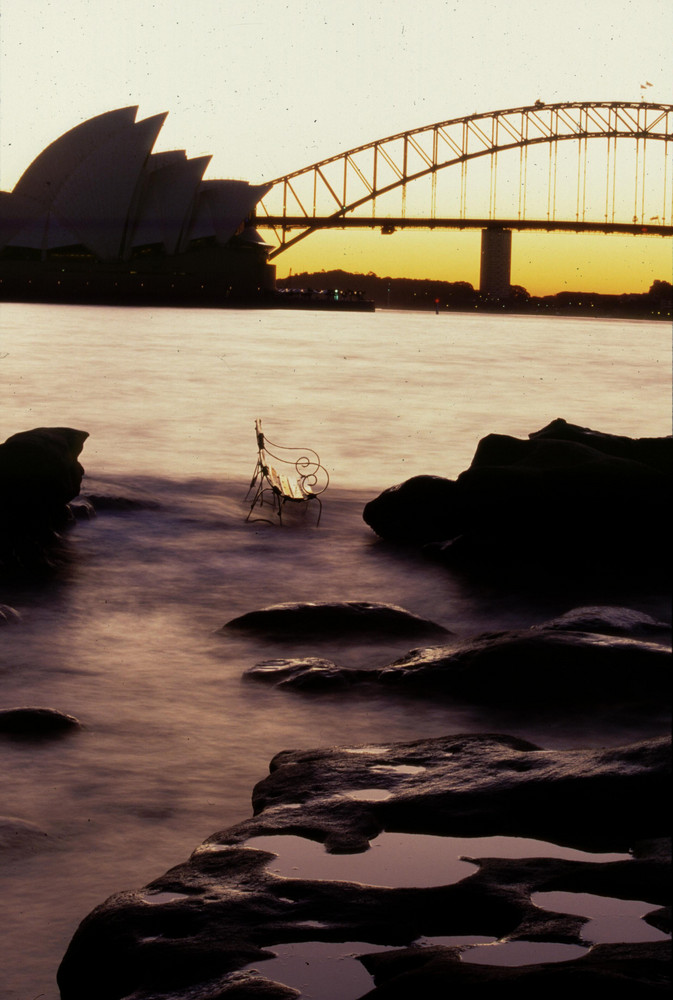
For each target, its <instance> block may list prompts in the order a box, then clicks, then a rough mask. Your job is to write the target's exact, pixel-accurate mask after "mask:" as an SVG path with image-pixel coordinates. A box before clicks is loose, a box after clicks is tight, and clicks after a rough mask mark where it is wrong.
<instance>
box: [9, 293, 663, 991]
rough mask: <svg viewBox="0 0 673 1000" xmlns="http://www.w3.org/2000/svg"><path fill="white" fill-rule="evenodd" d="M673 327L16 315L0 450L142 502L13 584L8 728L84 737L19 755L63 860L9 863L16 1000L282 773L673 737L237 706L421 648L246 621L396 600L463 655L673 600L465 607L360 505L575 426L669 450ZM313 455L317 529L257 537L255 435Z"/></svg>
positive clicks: (484, 718) (303, 525)
mask: <svg viewBox="0 0 673 1000" xmlns="http://www.w3.org/2000/svg"><path fill="white" fill-rule="evenodd" d="M669 339H670V331H669V329H668V327H667V326H666V325H665V324H655V323H646V322H618V321H602V320H584V319H567V318H556V319H554V318H549V319H547V318H545V319H537V318H533V317H513V316H485V315H470V314H448V315H440V316H435V315H434V313H403V312H378V313H375V314H338V313H330V314H321V313H315V312H286V311H278V312H273V311H252V310H251V311H228V310H222V311H217V310H203V311H197V310H194V311H190V310H173V309H166V310H141V309H119V310H115V309H106V308H87V307H52V306H28V305H21V304H3V305H2V306H0V386H1V389H0V391H1V393H2V397H1V398H2V410H1V419H2V423H1V425H0V438H1V439H4V438H5V437H7V436H9V435H10V434H12V433H15V432H16V431H20V430H27V429H29V428H31V427H37V426H58V425H69V426H73V427H78V428H81V429H83V430H87V431H89V433H90V438H89V439H88V440H87V442H86V444H85V447H84V451H83V455H82V462H83V465H84V466H85V468H86V472H87V476H86V478H85V483H84V486H83V492H85V493H87V492H90V493H95V494H101V493H108V494H111V495H118V496H129V495H133V496H134V497H143V498H146V499H147V500H150V501H152V503H151V504H150V505H148V506H147V507H146V508H144V509H129V510H127V511H116V512H113V511H109V510H100V511H99V513H98V516H97V517H96V518H95V519H93V520H90V521H80V522H78V523H77V524H76V525H75V527H74V528H73V530H72V531H70V532H69V534H68V537H67V545H68V548H69V552H70V560H69V564H68V567H67V569H66V570H65V571H64V572H63V573H61V574H60V575H59V576H58V577H57V578H56V579H54V580H53V581H51V582H50V583H48V584H46V583H45V584H43V585H39V586H38V585H35V586H32V587H23V588H21V589H17V588H10V587H9V586H7V585H5V586H2V585H0V603H6V604H9V605H11V606H13V607H14V608H16V609H17V610H18V611H19V612H20V614H21V620H20V622H19V623H18V624H16V625H8V626H6V627H3V628H2V630H1V631H0V677H1V678H2V686H1V688H0V708H10V707H17V706H20V705H42V706H52V707H55V708H59V709H61V710H62V711H66V712H69V713H71V714H74V715H76V716H77V717H78V718H79V719H81V721H82V722H83V723H84V725H85V729H84V730H83V731H81V732H80V733H75V734H71V735H68V736H67V737H64V738H62V739H59V740H57V741H55V742H51V743H34V742H33V743H31V742H25V741H23V742H17V741H11V742H10V741H7V740H4V739H3V740H2V741H1V742H0V782H1V787H2V793H3V795H2V804H1V805H0V814H2V815H6V816H14V817H18V818H19V819H21V820H24V821H29V822H31V823H34V824H36V826H37V827H38V828H39V829H40V830H43V831H44V832H45V833H46V834H47V835H48V836H47V837H45V838H42V840H38V841H37V843H34V842H33V841H31V843H30V845H28V846H27V847H26V848H25V849H23V850H21V851H18V852H17V851H14V852H11V853H7V852H5V858H4V859H2V860H0V889H1V891H0V911H1V912H2V918H1V919H2V923H3V925H4V926H3V931H2V933H3V951H4V955H3V959H2V963H1V964H2V972H1V973H0V995H2V997H3V998H7V1000H33V998H34V997H37V996H38V995H39V996H40V997H41V998H43V1000H55V998H56V997H57V995H58V992H57V988H56V985H55V979H54V977H55V971H56V967H57V965H58V962H59V961H60V958H61V956H62V954H63V952H64V950H65V948H66V946H67V944H68V941H69V939H70V937H71V936H72V933H73V932H74V930H75V928H76V926H77V924H78V922H79V921H80V920H81V919H82V918H83V917H84V916H85V915H86V914H87V913H88V912H89V911H90V910H91V909H92V908H93V907H94V906H95V905H97V904H98V903H99V902H101V901H102V900H103V899H104V898H105V897H106V896H108V895H109V894H110V893H112V892H115V891H118V890H121V889H124V888H129V887H136V886H140V885H143V884H145V883H146V882H148V881H149V880H150V879H152V878H154V877H156V876H158V875H159V874H161V873H162V872H164V871H165V870H166V869H167V868H168V867H170V866H171V865H173V864H176V863H178V862H180V861H182V860H184V859H185V858H186V857H187V856H188V854H189V853H191V851H192V850H193V849H194V847H196V846H197V845H198V844H199V843H200V842H201V841H202V840H203V839H205V838H206V837H207V836H209V835H210V834H212V833H213V832H215V831H216V830H218V829H223V828H225V827H227V826H229V825H231V824H232V823H234V822H237V821H239V820H241V819H244V818H246V817H247V816H249V815H250V812H251V807H250V794H251V791H252V787H253V785H254V783H255V782H256V781H257V780H259V779H260V778H262V777H263V776H264V775H265V774H266V772H267V767H268V762H269V760H270V758H271V757H272V756H273V755H274V754H275V753H277V752H278V751H280V750H283V749H290V748H297V747H309V746H324V745H329V744H338V743H358V742H360V743H363V742H388V741H390V740H404V739H415V738H420V737H426V736H435V735H443V734H445V733H449V732H481V731H487V732H507V733H510V734H512V735H516V736H522V737H525V738H529V739H532V740H533V741H534V742H538V743H540V744H543V745H545V746H559V747H560V746H579V745H593V746H596V745H603V744H606V743H609V744H616V743H619V742H623V741H627V740H630V739H632V738H639V737H640V736H643V735H651V734H654V733H659V732H663V731H665V730H666V728H667V722H666V720H665V719H663V718H653V717H651V716H648V717H645V718H643V717H642V716H639V715H637V714H634V715H630V714H629V713H628V712H624V711H622V712H621V713H615V712H614V711H610V712H607V711H606V712H605V713H602V714H600V715H595V714H594V715H589V714H587V715H586V716H582V715H581V714H580V715H573V716H572V717H567V718H564V717H560V718H554V719H548V718H545V719H542V718H538V717H537V716H535V715H532V716H531V715H527V716H525V717H521V716H519V715H517V714H516V713H512V712H509V713H504V712H498V711H497V710H493V709H491V710H489V712H488V713H485V712H484V711H483V710H481V709H479V708H478V707H471V706H461V707H459V708H455V707H453V708H450V707H448V706H442V705H440V704H437V703H431V702H424V701H421V700H419V701H414V702H413V703H411V702H409V701H407V700H405V699H404V698H402V697H399V696H394V695H386V696H385V697H381V698H372V697H371V695H364V694H355V695H353V694H349V695H348V696H347V697H346V696H341V695H339V694H329V695H316V694H312V695H304V694H298V693H296V692H281V691H276V690H273V689H268V688H265V687H263V686H260V685H259V684H252V683H248V682H245V681H243V680H242V679H241V678H242V674H243V672H244V671H245V669H246V668H247V667H249V666H251V665H253V664H254V663H256V662H259V661H260V660H262V659H266V658H269V657H273V656H278V655H290V654H294V653H297V654H299V655H309V654H315V653H317V654H318V655H321V656H327V657H329V658H332V659H335V660H337V661H338V662H340V663H343V664H346V665H380V664H384V663H386V662H389V661H390V660H391V659H393V658H394V657H395V656H397V655H399V654H401V653H402V652H405V651H406V649H407V648H408V646H409V642H408V641H403V642H394V641H390V642H388V643H377V644H375V645H371V644H367V643H366V642H360V643H358V644H355V643H349V642H347V641H345V640H343V641H341V642H336V641H334V642H327V643H322V644H320V648H319V649H316V646H315V643H313V644H311V643H302V642H300V641H299V640H297V641H296V642H294V643H292V644H290V645H289V646H288V644H284V645H283V648H282V652H279V648H278V645H277V644H273V643H271V642H263V641H261V640H253V639H249V638H243V637H241V636H233V635H228V634H226V633H222V632H221V628H222V626H223V625H224V624H225V623H226V622H227V621H228V620H230V619H231V618H233V617H235V616H236V615H238V614H241V613H243V612H245V611H249V610H253V609H254V608H258V607H263V606H265V605H268V604H271V603H274V602H278V601H290V600H372V601H386V602H390V603H394V604H398V605H401V606H403V607H406V608H407V609H408V610H410V611H413V612H416V613H418V614H422V615H426V616H428V617H430V618H433V619H434V620H436V621H438V622H440V623H441V624H443V625H445V626H446V627H448V628H450V629H452V630H453V631H455V632H457V633H459V634H461V635H466V634H472V633H475V632H479V631H483V630H486V629H493V628H500V627H510V626H518V625H527V624H534V623H536V622H540V621H543V620H545V618H548V617H551V616H552V615H556V614H559V613H562V612H564V611H567V610H568V609H569V608H570V607H572V606H574V605H576V604H579V603H600V602H605V601H608V600H609V601H611V602H614V601H615V600H616V599H620V598H621V599H623V600H624V601H628V602H629V603H630V604H631V606H634V607H640V608H642V610H645V611H649V612H651V613H654V614H657V615H662V614H665V613H666V609H667V604H666V598H665V595H661V594H657V593H652V594H643V593H640V594H614V593H607V592H597V591H595V590H594V589H591V588H590V587H584V586H583V584H582V581H578V582H577V587H576V588H575V589H574V590H573V592H572V593H569V592H567V591H565V592H563V591H555V592H548V591H545V590H543V589H541V588H540V587H538V586H537V585H536V584H537V582H536V581H532V586H531V588H527V589H526V592H502V591H498V590H497V589H494V588H493V587H486V586H484V587H480V586H477V585H475V584H468V583H466V582H465V581H464V580H462V579H460V578H458V577H455V576H453V575H451V574H450V573H448V572H446V571H445V570H443V569H442V568H441V567H439V566H437V565H435V564H433V563H430V562H427V561H426V560H425V559H423V557H422V556H418V557H416V556H412V555H409V554H407V555H405V556H402V555H400V554H398V553H395V552H393V551H391V550H389V549H388V548H387V547H386V546H384V545H381V544H380V543H378V542H377V540H376V538H375V537H374V536H373V535H372V533H371V532H370V531H369V529H368V528H367V527H366V525H365V524H364V522H363V521H362V518H361V512H362V507H363V506H364V503H365V502H366V501H367V500H368V499H371V498H372V497H373V496H375V495H377V493H378V492H380V491H381V490H382V489H384V488H385V487H387V486H390V485H392V484H393V483H396V482H399V481H401V480H403V479H405V478H407V477H408V476H410V475H414V474H417V473H433V474H439V475H446V476H450V477H454V476H456V475H457V474H458V473H459V472H460V471H462V469H464V468H465V467H467V465H469V462H470V460H471V458H472V455H473V453H474V449H475V447H476V444H477V442H478V440H479V439H480V438H481V437H483V436H484V435H485V434H488V433H490V432H498V433H508V434H514V435H516V436H525V435H527V434H528V433H529V432H531V431H534V430H537V429H539V428H540V427H542V426H544V425H545V424H546V423H548V422H549V421H550V420H552V419H554V418H555V417H558V416H563V417H565V418H566V419H568V420H570V421H572V422H574V423H580V424H583V425H587V426H592V427H594V428H597V429H599V430H605V431H610V432H614V433H622V434H628V435H631V436H649V435H661V434H668V433H670V364H669ZM256 417H262V418H263V420H264V427H265V430H266V432H267V433H268V436H269V437H270V438H271V439H272V440H274V441H278V442H280V443H286V444H295V443H296V444H298V445H301V446H304V445H308V446H311V447H314V448H316V449H317V451H318V452H319V453H320V455H321V457H322V459H323V461H324V463H325V465H326V466H327V468H328V469H329V472H330V476H331V479H332V483H331V486H330V489H329V491H328V492H327V493H326V494H325V498H324V499H325V506H324V513H323V520H322V523H321V525H320V527H319V528H316V527H315V517H314V513H315V512H314V511H313V510H309V511H307V512H306V517H303V516H302V513H303V512H297V513H296V515H295V516H294V517H290V518H288V523H287V524H286V525H284V526H283V528H282V529H281V528H278V527H276V526H270V525H267V524H264V523H259V522H254V523H253V522H251V523H246V522H245V515H246V514H247V509H248V508H247V505H246V502H245V494H246V490H247V486H248V483H249V479H250V475H251V473H252V470H253V467H254V464H255V459H256V451H255V439H254V420H255V418H256Z"/></svg>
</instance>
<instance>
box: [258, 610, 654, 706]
mask: <svg viewBox="0 0 673 1000" xmlns="http://www.w3.org/2000/svg"><path fill="white" fill-rule="evenodd" d="M574 621H577V622H578V623H581V622H582V621H586V622H587V623H588V624H593V625H594V626H595V631H586V632H579V631H571V629H570V624H571V623H573V622H574ZM610 623H612V625H613V629H612V634H607V633H604V632H600V631H598V628H599V627H600V626H605V627H607V626H608V625H609V624H610ZM566 625H567V626H568V627H566ZM659 626H661V629H660V628H659ZM620 628H621V629H623V630H627V629H629V630H630V629H636V628H637V629H638V630H640V629H641V628H642V629H645V632H646V634H649V633H647V631H646V630H647V629H648V628H653V629H654V635H655V636H656V638H657V640H658V641H656V642H654V641H646V640H643V639H635V638H630V637H628V636H624V635H620V634H618V633H619V630H620ZM664 630H665V625H664V624H663V623H657V622H655V621H654V619H650V618H649V616H647V615H639V614H638V613H637V612H630V611H629V609H628V608H621V609H601V608H589V609H577V611H576V612H569V613H568V616H567V618H566V616H564V617H563V618H562V619H554V620H552V621H551V622H545V623H543V624H542V625H537V626H534V627H533V628H529V629H521V630H512V631H505V632H491V633H485V634H483V635H479V636H476V637H471V638H467V639H458V638H455V639H452V640H451V641H450V642H448V643H444V644H443V645H437V646H429V647H424V648H417V649H412V650H411V651H410V652H408V653H406V654H405V655H404V656H402V657H400V658H399V659H397V660H395V661H394V662H393V663H390V664H388V665H387V666H384V667H375V668H372V669H369V670H368V669H355V668H348V667H342V666H339V665H337V664H336V663H334V662H333V661H332V660H325V659H322V658H320V657H297V658H294V659H278V660H267V661H263V662H262V663H259V664H256V665H255V666H254V667H252V668H250V669H249V670H248V671H246V673H245V675H244V676H246V677H247V678H249V679H253V680H259V681H264V682H267V683H272V684H275V685H277V686H282V687H286V688H295V687H296V688H298V689H312V690H334V689H343V688H347V687H351V686H353V685H355V684H370V685H371V684H374V685H378V687H379V688H380V687H381V686H383V687H387V688H390V689H393V690H400V689H401V690H403V691H404V692H405V693H414V694H419V695H429V696H432V697H441V698H446V699H449V700H454V701H455V700H458V701H463V702H470V703H473V704H480V705H494V706H504V705H510V706H522V705H526V706H529V707H530V706H535V707H536V709H538V710H546V711H550V712H557V711H558V710H559V709H560V708H562V707H565V708H566V709H568V708H570V707H572V706H587V705H591V706H592V705H598V704H607V705H615V704H633V705H635V704H642V705H653V704H654V705H666V704H668V703H669V702H670V666H671V662H670V648H669V646H670V642H668V645H666V644H664V643H666V642H667V641H668V635H667V634H666V632H665V631H664ZM615 633H617V634H615Z"/></svg>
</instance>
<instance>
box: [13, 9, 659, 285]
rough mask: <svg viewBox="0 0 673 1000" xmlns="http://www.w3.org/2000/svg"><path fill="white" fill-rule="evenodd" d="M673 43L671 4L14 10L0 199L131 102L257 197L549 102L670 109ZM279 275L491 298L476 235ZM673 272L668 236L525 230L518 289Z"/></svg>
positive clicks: (434, 236)
mask: <svg viewBox="0 0 673 1000" xmlns="http://www.w3.org/2000/svg"><path fill="white" fill-rule="evenodd" d="M671 37H673V5H672V4H671V3H670V0H591V2H590V3H587V2H586V0H565V2H564V3H563V4H558V3H556V2H552V0H510V2H507V3H504V2H502V0H423V2H418V0H365V2H363V0H357V2H356V0H334V2H329V0H320V2H318V0H286V2H282V0H275V2H273V3H269V2H261V0H247V2H245V3H243V2H238V0H236V2H233V0H192V2H191V3H189V4H186V3H185V2H184V0H114V2H109V0H67V2H65V0H0V92H1V96H2V101H1V104H0V187H1V188H2V189H3V190H11V189H12V188H13V186H14V184H15V183H16V181H17V180H18V178H19V177H20V175H21V173H22V172H23V170H24V169H25V168H26V167H27V166H28V165H29V163H30V162H31V161H32V160H33V159H34V158H35V156H37V154H38V153H39V152H40V151H41V150H42V149H43V148H44V147H45V146H46V145H47V144H48V143H49V142H51V141H52V140H54V139H56V138H57V137H58V136H59V135H61V134H62V133H63V132H65V131H67V130H68V129H69V128H72V127H73V126H74V125H77V124H79V123H80V122H81V121H84V120H85V119H87V118H90V117H92V116H93V115H96V114H100V113H102V112H104V111H108V110H111V109H112V108H116V107H122V106H127V105H136V104H137V105H139V117H147V116H149V115H152V114H155V113H157V112H161V111H168V112H169V116H168V120H167V122H166V124H165V126H164V128H163V130H162V132H161V135H160V137H159V141H158V143H157V147H156V148H157V149H168V148H180V149H186V151H187V154H188V155H189V156H198V155H201V154H204V153H210V154H212V155H213V160H212V162H211V165H210V167H209V170H208V174H207V176H210V177H239V178H244V179H246V180H249V181H250V182H252V183H259V182H262V181H266V180H272V179H274V178H276V177H279V176H282V175H283V174H285V173H288V172H290V171H293V170H298V169H300V168H302V167H304V166H307V165H308V164H311V163H314V162H316V161H318V160H320V159H323V158H325V157H329V156H332V155H335V154H337V153H339V152H343V151H346V150H348V149H351V148H353V147H355V146H358V145H362V144H365V143H368V142H371V141H373V140H375V139H380V138H384V137H385V136H388V135H392V134H394V133H397V132H402V131H405V130H407V129H411V128H417V127H422V126H425V125H429V124H431V123H433V122H438V121H444V120H447V119H450V118H458V117H462V116H463V115H466V114H471V113H473V112H487V111H494V110H497V109H504V108H512V107H519V106H522V105H526V104H531V103H533V102H534V101H535V100H536V99H538V98H540V99H542V100H543V101H545V102H546V103H553V102H556V101H602V100H605V101H615V100H622V101H639V100H640V99H641V96H642V95H643V94H644V93H645V94H646V96H647V99H648V100H650V101H655V102H662V103H668V102H671V100H672V97H673V88H672V87H671V83H672V78H673V75H672V73H671V57H670V38H671ZM646 83H649V84H651V86H648V87H647V89H646V91H643V90H642V87H643V86H644V85H645V84H646ZM669 211H670V208H669ZM276 265H277V268H278V274H279V275H281V276H282V275H284V274H286V273H287V272H288V270H289V269H290V268H291V269H292V270H293V271H294V272H297V271H303V270H314V269H317V270H319V269H321V268H325V269H326V270H327V269H331V268H333V267H341V268H344V269H345V270H352V271H374V272H376V273H377V274H381V275H386V274H387V275H391V276H407V277H431V278H438V279H439V278H441V279H444V280H452V281H455V280H461V281H470V282H472V283H473V284H476V283H478V266H479V235H478V233H472V232H470V233H461V234H453V233H438V232H435V233H428V232H423V233H411V232H404V233H397V234H395V235H394V236H381V235H380V234H379V233H370V232H361V231H351V232H329V233H324V234H321V235H316V236H312V237H310V238H308V239H306V240H304V241H303V242H302V243H301V244H299V245H298V246H297V248H296V249H294V250H291V251H288V252H287V253H286V254H281V255H280V256H279V257H278V258H277V259H276ZM670 277H671V241H670V240H668V239H666V240H664V239H661V238H655V237H637V238H633V237H631V238H625V237H615V236H597V237H589V236H583V237H575V236H570V235H544V236H541V235H532V234H515V235H514V240H513V265H512V280H513V282H515V283H517V284H522V285H524V286H525V287H527V288H528V289H529V290H530V291H531V292H534V293H545V292H554V291H560V290H564V289H566V290H568V289H571V290H576V289H579V290H585V291H588V290H597V291H644V290H646V289H647V288H648V287H649V285H650V284H651V282H652V280H654V279H655V278H661V279H668V280H670Z"/></svg>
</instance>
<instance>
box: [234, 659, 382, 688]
mask: <svg viewBox="0 0 673 1000" xmlns="http://www.w3.org/2000/svg"><path fill="white" fill-rule="evenodd" d="M366 673H367V671H358V670H350V669H348V668H346V667H339V666H337V664H336V663H333V662H332V661H331V660H323V659H321V658H320V657H317V656H305V657H295V658H294V659H286V660H263V661H262V662H261V663H256V664H255V666H254V667H249V668H248V670H246V671H245V673H244V674H243V677H244V678H245V679H246V680H254V681H264V682H265V683H271V684H273V685H274V686H275V687H292V688H296V689H298V690H300V691H306V690H309V691H311V690H325V689H328V690H331V691H333V690H335V689H339V688H346V687H351V685H353V684H355V683H356V682H357V681H358V680H361V679H362V676H363V675H366Z"/></svg>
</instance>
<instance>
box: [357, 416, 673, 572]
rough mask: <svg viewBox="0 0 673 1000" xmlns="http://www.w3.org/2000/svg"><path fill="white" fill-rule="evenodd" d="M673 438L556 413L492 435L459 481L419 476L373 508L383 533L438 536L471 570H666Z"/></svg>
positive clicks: (413, 539)
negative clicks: (534, 426)
mask: <svg viewBox="0 0 673 1000" xmlns="http://www.w3.org/2000/svg"><path fill="white" fill-rule="evenodd" d="M672 458H673V438H670V437H668V438H640V439H633V438H627V437H623V436H619V435H613V434H605V433H602V432H600V431H595V430H592V429H590V428H586V427H579V426H577V425H575V424H570V423H567V422H566V421H565V420H563V419H557V420H554V421H552V423H550V424H549V425H547V426H546V427H544V428H542V429H541V430H539V431H534V432H533V433H531V434H529V436H528V439H527V440H521V439H518V438H513V437H509V436H507V435H501V434H490V435H488V436H487V437H485V438H483V439H482V440H481V441H480V442H479V445H478V447H477V450H476V452H475V455H474V458H473V460H472V463H471V465H470V467H469V468H468V469H466V470H465V471H464V472H461V473H460V475H459V476H458V477H457V479H456V480H455V481H453V480H450V479H442V478H440V477H431V476H417V477H414V478H413V479H411V480H408V481H407V482H406V483H402V484H400V485H397V486H393V487H391V488H390V489H388V490H386V491H384V492H383V493H382V494H380V495H379V496H378V497H376V498H375V499H373V500H371V501H370V502H369V503H368V504H367V505H366V507H365V509H364V512H363V517H364V520H365V521H366V523H367V524H368V525H369V526H370V527H371V528H372V529H373V530H374V531H375V532H376V533H377V534H378V535H379V536H380V537H381V538H384V539H387V540H391V541H396V542H404V543H415V544H419V543H420V544H423V543H436V544H435V554H436V555H437V556H438V557H439V558H441V559H442V560H444V561H445V562H446V563H448V564H449V565H451V566H454V567H457V568H461V569H464V570H466V571H472V572H485V571H489V572H494V571H495V572H496V573H498V574H501V573H505V574H507V575H514V576H518V575H520V574H521V573H524V574H527V573H529V572H530V571H531V569H532V568H536V569H537V570H538V571H541V572H544V573H549V574H552V575H553V574H555V573H563V574H564V575H567V574H573V575H575V574H577V572H578V571H582V572H583V573H588V572H591V573H592V574H595V575H597V576H605V575H606V574H610V573H614V572H616V571H619V572H621V573H623V572H632V571H633V570H634V569H636V570H638V571H644V572H647V573H648V574H649V575H652V574H653V573H654V572H655V571H658V572H659V574H661V573H662V572H666V567H665V565H664V563H663V561H662V559H661V558H659V559H658V558H657V553H663V552H664V551H668V548H669V547H670V542H671V519H670V517H669V514H668V511H669V509H670V506H671V500H672V498H673V479H672V469H673V462H672V461H671V459H672Z"/></svg>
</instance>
